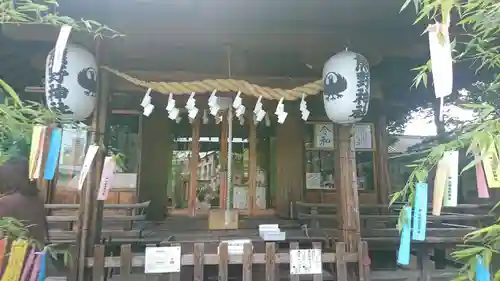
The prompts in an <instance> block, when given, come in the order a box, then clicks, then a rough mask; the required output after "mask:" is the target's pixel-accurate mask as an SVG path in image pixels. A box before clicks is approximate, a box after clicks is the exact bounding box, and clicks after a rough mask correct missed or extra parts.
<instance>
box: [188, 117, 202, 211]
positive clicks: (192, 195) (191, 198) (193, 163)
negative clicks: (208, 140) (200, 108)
mask: <svg viewBox="0 0 500 281" xmlns="http://www.w3.org/2000/svg"><path fill="white" fill-rule="evenodd" d="M199 155H200V118H196V119H194V120H193V124H192V134H191V158H190V159H189V193H188V208H189V215H190V216H193V217H194V216H195V215H196V195H197V194H196V190H197V188H198V163H199V159H200V158H199Z"/></svg>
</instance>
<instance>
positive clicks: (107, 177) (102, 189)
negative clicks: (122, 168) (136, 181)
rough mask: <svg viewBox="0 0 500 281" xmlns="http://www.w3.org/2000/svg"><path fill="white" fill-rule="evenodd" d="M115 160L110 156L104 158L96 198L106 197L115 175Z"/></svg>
mask: <svg viewBox="0 0 500 281" xmlns="http://www.w3.org/2000/svg"><path fill="white" fill-rule="evenodd" d="M115 168H116V162H115V159H114V158H113V157H112V156H107V157H106V158H105V159H104V165H103V168H102V174H101V183H100V185H99V191H98V193H97V200H101V201H102V200H106V199H108V195H109V190H110V189H111V185H112V184H113V179H114V176H115Z"/></svg>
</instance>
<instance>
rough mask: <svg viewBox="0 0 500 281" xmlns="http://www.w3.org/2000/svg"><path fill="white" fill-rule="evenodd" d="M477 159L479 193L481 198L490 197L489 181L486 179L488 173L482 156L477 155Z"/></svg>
mask: <svg viewBox="0 0 500 281" xmlns="http://www.w3.org/2000/svg"><path fill="white" fill-rule="evenodd" d="M475 161H476V188H477V195H478V197H479V198H490V193H489V192H488V182H487V181H486V175H485V174H484V169H483V163H482V161H481V158H480V157H479V156H478V155H476V156H475Z"/></svg>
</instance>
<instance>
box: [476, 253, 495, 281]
mask: <svg viewBox="0 0 500 281" xmlns="http://www.w3.org/2000/svg"><path fill="white" fill-rule="evenodd" d="M490 280H491V276H490V270H489V268H488V267H487V266H486V264H485V262H484V259H483V257H482V256H480V255H477V256H476V281H490Z"/></svg>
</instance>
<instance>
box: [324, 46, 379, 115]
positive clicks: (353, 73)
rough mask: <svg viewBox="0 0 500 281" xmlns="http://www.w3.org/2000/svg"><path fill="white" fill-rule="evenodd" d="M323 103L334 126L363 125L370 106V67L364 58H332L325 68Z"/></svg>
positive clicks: (344, 54)
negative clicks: (359, 123)
mask: <svg viewBox="0 0 500 281" xmlns="http://www.w3.org/2000/svg"><path fill="white" fill-rule="evenodd" d="M323 84H324V85H323V86H324V91H323V102H324V105H325V111H326V115H327V116H328V118H330V120H332V121H333V122H334V123H338V124H352V123H356V122H359V121H361V119H362V118H363V117H364V116H365V115H366V112H367V111H368V104H369V102H370V67H369V65H368V60H367V59H366V58H365V57H363V56H362V55H360V54H357V53H353V52H350V51H344V52H341V53H338V54H336V55H335V56H333V57H331V58H330V59H329V60H328V61H327V62H326V63H325V66H324V67H323Z"/></svg>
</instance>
